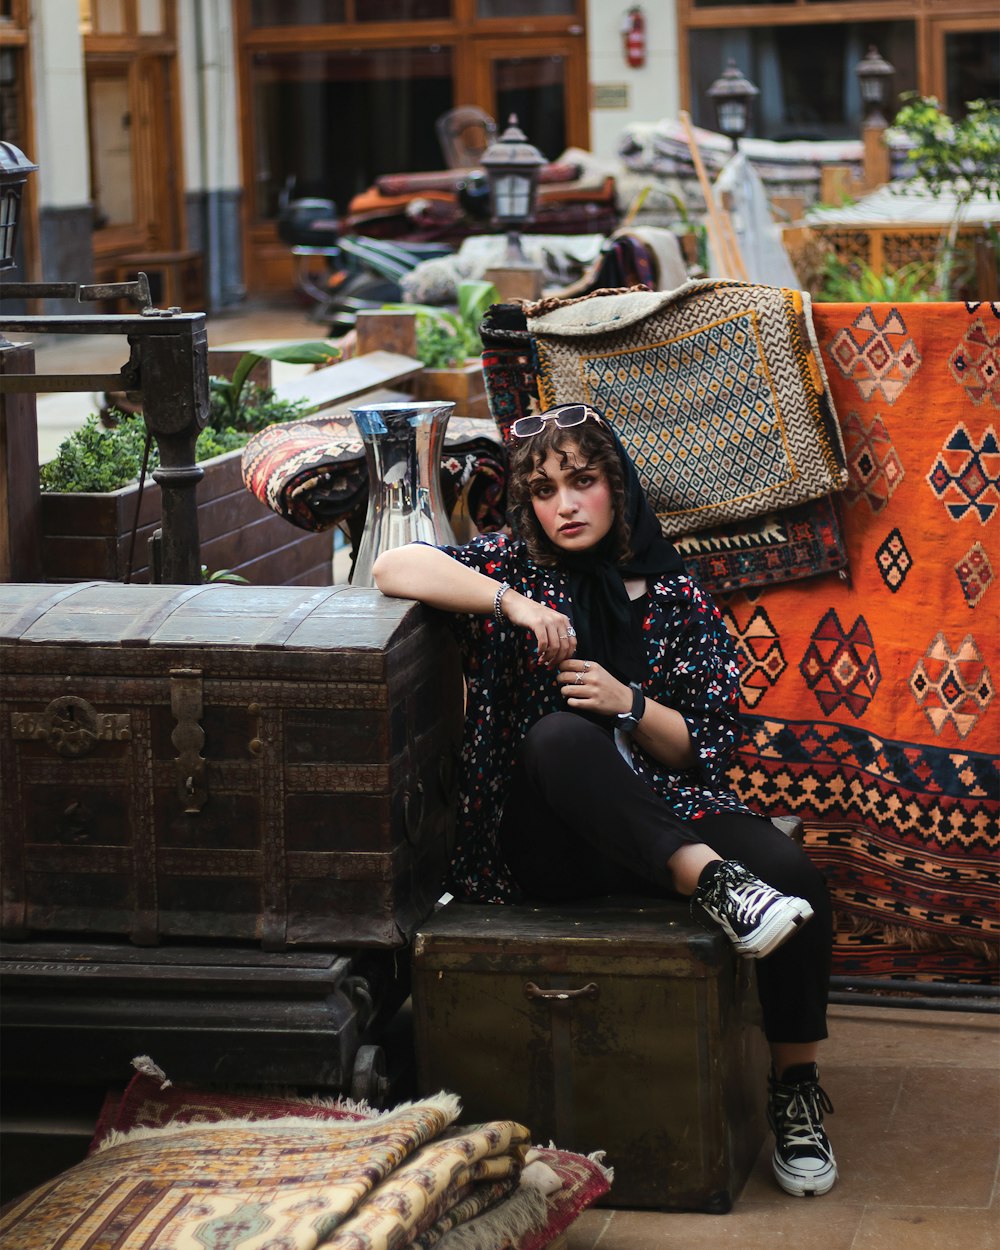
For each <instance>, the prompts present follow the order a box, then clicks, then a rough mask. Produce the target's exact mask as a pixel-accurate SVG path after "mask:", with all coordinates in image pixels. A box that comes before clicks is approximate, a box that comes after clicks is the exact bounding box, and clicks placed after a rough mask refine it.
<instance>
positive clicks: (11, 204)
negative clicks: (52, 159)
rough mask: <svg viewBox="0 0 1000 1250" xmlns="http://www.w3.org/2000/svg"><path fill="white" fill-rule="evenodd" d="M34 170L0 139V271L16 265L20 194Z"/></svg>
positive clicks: (23, 157) (27, 161) (16, 151)
mask: <svg viewBox="0 0 1000 1250" xmlns="http://www.w3.org/2000/svg"><path fill="white" fill-rule="evenodd" d="M37 168H38V166H37V165H33V164H32V163H31V161H29V160H28V158H27V157H26V156H25V155H24V153H23V152H22V151H21V150H20V148H16V147H14V145H13V143H7V142H5V141H3V140H0V271H2V270H4V269H13V268H14V265H15V264H16V258H15V249H16V248H17V228H18V226H19V225H20V224H21V192H22V191H23V190H24V184H25V182H26V181H27V179H28V175H29V174H30V173H32V172H34V170H36V169H37Z"/></svg>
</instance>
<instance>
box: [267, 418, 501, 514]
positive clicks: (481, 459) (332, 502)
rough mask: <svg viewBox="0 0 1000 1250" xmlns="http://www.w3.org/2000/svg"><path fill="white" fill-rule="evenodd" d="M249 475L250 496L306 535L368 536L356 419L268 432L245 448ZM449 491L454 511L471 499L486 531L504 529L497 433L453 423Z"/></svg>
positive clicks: (445, 482)
mask: <svg viewBox="0 0 1000 1250" xmlns="http://www.w3.org/2000/svg"><path fill="white" fill-rule="evenodd" d="M242 471H243V484H244V485H245V486H246V488H247V490H249V491H250V492H251V493H252V494H253V495H255V496H256V497H257V498H258V499H259V500H260V501H261V503H264V504H266V505H267V506H268V507H269V508H271V509H272V510H273V511H274V512H277V514H278V515H279V516H282V517H284V518H285V520H286V521H290V522H291V523H292V524H293V525H297V526H298V527H299V528H300V529H306V530H325V529H329V528H330V527H331V526H333V525H337V524H340V523H345V524H347V525H348V526H349V527H350V529H351V532H352V534H353V533H355V531H357V532H358V533H360V528H361V527H362V526H363V524H364V518H365V512H366V509H367V506H368V469H367V466H366V463H365V453H364V443H363V442H362V441H361V436H360V435H359V434H358V429H357V426H356V425H355V424H354V419H353V418H352V417H351V416H350V415H348V414H344V415H337V416H328V417H307V418H305V419H304V420H302V421H289V422H287V423H286V424H284V425H270V426H268V427H267V428H266V429H264V430H261V431H260V432H259V433H258V434H255V435H254V436H253V438H251V439H250V441H249V442H248V443H247V445H246V447H245V448H244V450H243V460H242ZM441 486H442V490H443V492H444V501H445V506H446V507H447V508H448V510H449V511H451V509H452V508H453V507H454V506H455V503H456V502H457V500H458V498H459V496H460V495H462V494H463V493H464V494H465V496H466V501H467V507H468V510H469V513H470V515H471V516H472V519H473V521H475V523H476V525H477V526H478V527H479V529H481V530H494V529H499V528H500V526H501V525H503V523H504V509H505V488H506V470H505V463H504V456H503V451H502V448H501V447H500V444H499V441H498V439H497V436H496V431H495V430H494V429H493V428H492V426H490V425H489V424H484V423H483V422H482V421H474V420H471V419H469V418H467V417H453V418H452V419H451V420H450V421H449V423H448V429H447V432H446V435H445V444H444V455H443V457H442V462H441Z"/></svg>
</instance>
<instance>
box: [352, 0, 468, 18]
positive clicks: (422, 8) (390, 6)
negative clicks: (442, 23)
mask: <svg viewBox="0 0 1000 1250" xmlns="http://www.w3.org/2000/svg"><path fill="white" fill-rule="evenodd" d="M356 11H357V20H358V21H359V22H427V21H432V20H433V19H434V18H440V17H444V18H448V17H451V0H359V3H358V5H357V10H356Z"/></svg>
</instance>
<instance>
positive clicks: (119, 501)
mask: <svg viewBox="0 0 1000 1250" xmlns="http://www.w3.org/2000/svg"><path fill="white" fill-rule="evenodd" d="M338 355H339V352H338V350H337V349H336V348H334V347H331V346H330V345H329V344H327V343H296V344H282V345H280V346H276V347H274V348H268V349H263V348H262V349H260V350H258V351H255V352H248V353H246V355H245V356H244V357H243V358H242V359H241V360H240V362H239V364H238V365H237V367H236V369H235V370H234V372H233V376H232V378H211V379H210V383H209V393H210V402H211V408H210V414H209V421H208V424H207V425H206V427H205V429H204V430H203V431H202V432H201V434H200V436H199V438H198V446H197V458H198V461H199V463H200V465H201V467H202V468H203V469H204V477H203V478H202V480H201V481H200V482H199V484H198V531H199V539H200V543H201V556H202V560H203V562H204V564H205V566H206V567H207V569H210V570H211V569H214V570H220V569H224V570H226V571H228V572H230V573H232V574H238V575H241V576H243V577H246V578H247V580H249V581H252V582H256V583H258V584H261V585H285V584H292V583H300V584H305V585H323V584H328V583H329V582H330V580H331V570H330V562H331V559H332V555H333V538H332V534H330V533H322V534H315V533H307V532H306V531H300V530H297V529H295V528H294V527H293V526H290V525H289V524H288V522H287V521H285V520H284V519H283V518H282V517H280V516H278V515H277V514H276V513H274V512H271V511H270V509H268V508H267V507H265V506H264V505H263V504H262V503H260V502H259V501H258V500H257V499H255V498H254V497H253V495H251V494H250V492H249V491H248V490H247V489H246V488H245V487H244V485H243V480H242V476H241V473H240V463H241V459H242V447H243V445H244V443H245V442H246V441H247V439H248V438H249V436H250V434H252V433H254V431H256V430H259V429H262V428H263V427H264V426H266V425H271V424H273V423H275V422H277V421H287V420H293V419H295V418H297V417H298V416H299V415H300V409H301V405H299V404H290V403H288V402H286V401H284V400H281V399H280V398H278V397H277V396H276V395H275V393H274V392H273V390H271V389H270V388H267V387H259V386H257V385H255V384H254V383H253V382H251V381H250V373H251V372H252V370H253V368H254V367H255V366H256V364H257V363H258V362H259V361H260V360H261V359H270V360H278V361H283V362H285V363H288V364H318V363H320V364H321V363H329V362H331V361H333V360H334V359H336V358H337V356H338ZM155 465H156V446H155V443H153V442H152V441H151V440H148V439H147V435H146V428H145V423H144V422H143V420H142V417H141V415H137V414H134V413H133V414H127V413H118V414H114V413H113V414H112V416H111V419H110V421H108V422H107V423H102V422H101V421H100V420H99V419H98V418H97V417H96V416H91V417H89V418H88V419H87V421H86V422H85V424H84V425H83V427H82V428H81V429H79V430H77V431H76V432H75V433H74V434H72V435H70V436H69V438H67V439H66V440H64V442H63V443H62V445H61V446H60V448H59V451H58V453H57V454H56V457H55V458H54V459H53V460H52V461H50V462H49V463H48V464H45V465H43V466H42V467H41V470H40V475H39V476H40V479H41V485H42V496H41V530H42V534H41V547H42V576H43V577H44V578H45V580H46V581H83V580H89V579H95V580H101V581H125V580H131V581H136V582H148V581H150V580H151V576H150V541H149V540H150V539H151V538H152V537H153V535H154V534H155V532H156V530H157V529H158V528H159V526H160V518H161V503H160V488H159V486H158V485H157V484H156V483H155V482H154V481H152V479H151V478H150V477H149V474H150V472H151V471H152V469H153V468H155Z"/></svg>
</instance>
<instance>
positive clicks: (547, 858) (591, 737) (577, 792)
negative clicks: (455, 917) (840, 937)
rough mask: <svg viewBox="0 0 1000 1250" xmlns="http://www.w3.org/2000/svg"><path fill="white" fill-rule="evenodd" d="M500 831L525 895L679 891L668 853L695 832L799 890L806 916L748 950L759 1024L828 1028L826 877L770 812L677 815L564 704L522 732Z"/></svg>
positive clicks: (806, 1038) (785, 1031) (818, 1031)
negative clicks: (754, 954) (781, 937)
mask: <svg viewBox="0 0 1000 1250" xmlns="http://www.w3.org/2000/svg"><path fill="white" fill-rule="evenodd" d="M499 837H500V842H501V846H502V849H503V852H504V855H505V856H506V859H507V863H508V864H509V865H510V869H511V871H512V872H513V874H514V877H515V880H516V881H517V883H518V885H519V886H520V887H521V889H522V890H523V891H524V892H525V894H526V895H528V897H529V898H533V899H540V900H545V901H563V902H565V901H567V900H569V899H579V898H593V897H596V896H599V895H607V894H639V895H646V896H650V895H652V896H655V897H660V898H663V897H677V895H675V894H674V891H673V888H672V878H671V874H670V871H669V869H668V868H667V860H668V859H669V858H670V857H671V855H673V853H674V852H675V851H677V850H679V849H680V847H682V846H683V845H685V844H686V843H705V844H706V845H708V846H710V847H711V848H712V850H714V851H715V852H716V853H717V854H718V855H720V856H721V857H722V858H723V859H737V860H739V861H740V862H741V863H743V864H745V865H746V867H747V868H749V870H750V871H751V872H752V873H753V874H754V875H755V876H757V877H759V878H760V879H761V880H762V881H766V882H767V884H768V885H770V886H773V887H774V888H775V889H776V890H780V891H781V893H783V894H795V895H798V897H800V898H804V899H806V900H807V901H808V902H809V903H811V904H812V908H813V912H814V915H813V918H812V919H811V920H810V921H809V922H808V923H807V924H805V925H803V926H802V928H801V929H799V930H798V932H797V933H796V934H795V935H794V936H793V937H791V938H789V939H788V941H786V942H785V943H784V944H783V945H782V946H780V947H779V948H778V949H777V950H776V951H774V952H773V953H772V954H771V955H769V956H767V957H766V958H765V959H759V960H758V961H757V985H758V989H759V993H760V1001H761V1007H762V1009H763V1015H764V1031H765V1033H766V1035H767V1038H768V1040H769V1041H772V1042H815V1041H819V1040H821V1039H822V1038H824V1037H826V1036H827V1030H826V1003H827V994H828V989H829V979H830V954H831V948H832V942H833V921H832V913H831V908H830V900H829V895H828V893H827V889H826V883H825V882H824V880H823V877H822V875H821V873H820V872H819V870H818V869H817V868H816V866H815V865H814V864H813V863H812V862H811V861H810V859H809V858H808V856H807V855H806V854H805V852H804V851H803V850H802V848H801V847H799V846H798V845H797V844H796V843H794V842H793V841H792V840H791V839H790V838H788V837H786V835H785V834H783V833H781V831H780V830H778V829H776V828H775V826H774V825H772V824H771V822H770V821H769V820H764V819H763V818H761V817H758V816H748V815H745V814H744V813H741V812H723V813H716V814H712V815H709V816H704V817H702V818H701V819H699V820H694V821H685V820H680V819H678V818H677V817H676V816H674V815H673V813H671V811H670V810H669V809H668V808H667V807H666V805H665V804H664V803H663V801H662V800H661V799H660V798H658V797H657V795H656V794H655V793H654V791H653V790H652V789H650V787H649V786H648V785H647V784H646V782H645V781H643V780H642V778H641V777H638V776H637V775H636V774H635V773H633V772H632V770H631V769H630V768H629V766H628V765H627V764H626V763H625V761H624V760H623V759H622V757H621V756H620V755H619V754H618V750H617V748H616V747H615V743H614V738H613V737H612V736H611V734H610V733H609V732H607V731H606V730H604V729H602V728H601V727H600V726H598V725H595V724H593V723H591V722H590V721H587V720H585V719H584V718H583V717H581V716H578V715H576V714H575V713H573V712H554V713H551V714H550V715H548V716H544V717H543V718H542V719H541V720H540V721H538V722H537V723H536V724H535V725H534V726H533V727H532V728H531V729H530V730H529V732H528V735H527V737H526V738H525V740H524V742H523V743H522V746H521V750H520V756H519V759H518V763H517V766H516V768H515V775H514V779H513V784H512V787H511V791H510V795H509V797H508V799H507V803H506V806H505V808H504V813H503V819H502V821H501V825H500V830H499Z"/></svg>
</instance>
